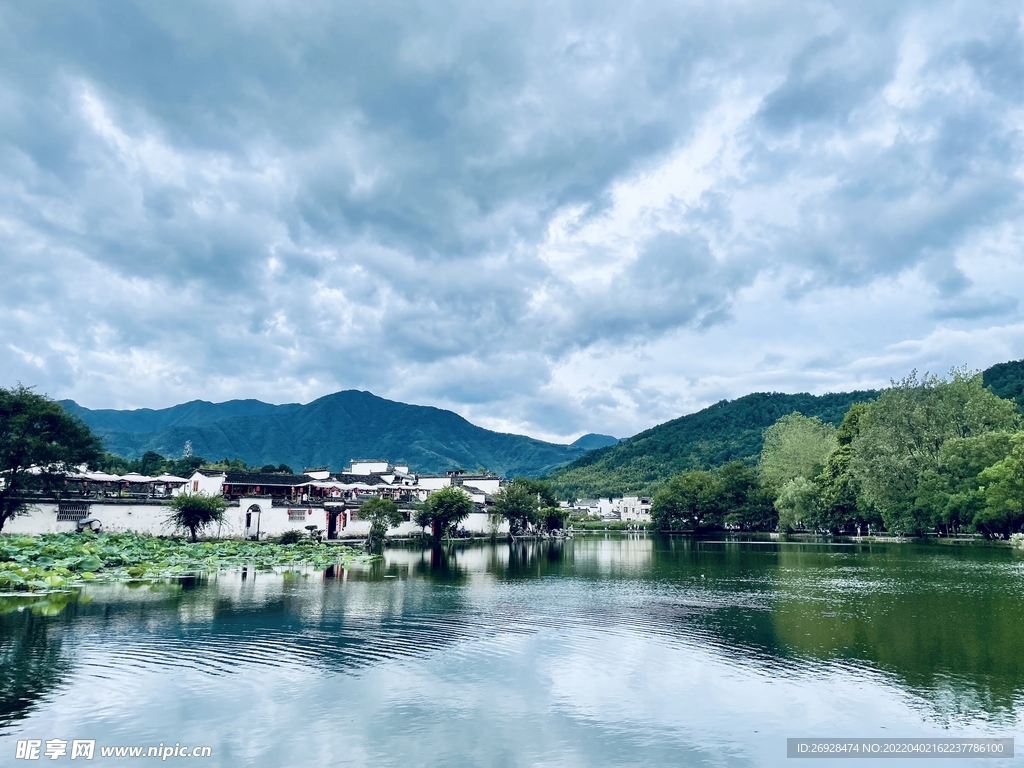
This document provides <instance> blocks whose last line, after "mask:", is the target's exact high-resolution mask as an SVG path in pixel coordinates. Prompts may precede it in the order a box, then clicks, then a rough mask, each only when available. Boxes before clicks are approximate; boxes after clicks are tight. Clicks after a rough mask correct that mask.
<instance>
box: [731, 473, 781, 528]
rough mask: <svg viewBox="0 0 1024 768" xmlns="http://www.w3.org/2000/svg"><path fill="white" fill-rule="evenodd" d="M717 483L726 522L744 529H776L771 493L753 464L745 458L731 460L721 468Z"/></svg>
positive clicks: (776, 521) (775, 516)
mask: <svg viewBox="0 0 1024 768" xmlns="http://www.w3.org/2000/svg"><path fill="white" fill-rule="evenodd" d="M718 486H719V497H720V500H721V502H720V503H721V506H722V509H723V510H725V517H724V522H726V523H728V524H729V525H735V526H738V527H739V528H740V530H743V531H774V530H775V528H776V527H777V526H778V515H777V513H776V512H775V508H774V507H773V506H772V499H771V495H770V494H769V493H768V492H766V491H765V489H764V488H763V487H762V486H761V483H760V482H759V481H758V477H757V472H756V471H754V469H753V468H751V467H748V466H747V465H746V464H744V463H743V462H742V461H731V462H729V463H728V464H726V465H725V466H724V467H722V468H721V469H719V470H718Z"/></svg>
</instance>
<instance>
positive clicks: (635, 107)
mask: <svg viewBox="0 0 1024 768" xmlns="http://www.w3.org/2000/svg"><path fill="white" fill-rule="evenodd" d="M4 8H5V9H4V14H3V18H4V23H3V25H2V26H0V51H2V53H0V56H2V61H3V63H4V66H3V67H0V268H2V269H3V272H4V276H5V279H4V280H2V281H0V300H2V301H3V306H4V310H5V311H4V312H3V313H2V316H0V366H2V370H4V371H5V373H6V376H5V378H7V379H8V381H7V382H6V383H8V384H10V383H13V382H14V381H15V380H21V381H24V382H25V383H31V384H38V385H39V386H40V388H41V389H43V390H45V391H48V392H50V393H51V394H53V395H55V396H59V397H74V398H75V399H78V400H79V401H80V402H82V403H83V404H85V405H88V406H93V407H140V406H148V407H159V406H165V405H169V404H171V403H173V402H178V401H181V400H184V399H190V398H193V397H204V398H208V399H225V398H230V397H260V398H263V399H267V400H271V401H276V402H291V401H296V400H309V399H312V398H315V397H317V396H320V395H322V394H325V393H327V392H330V391H334V390H337V389H342V388H350V387H351V388H359V389H370V390H372V391H374V392H376V393H378V394H381V395H384V396H388V397H393V398H396V399H403V400H406V401H410V402H418V403H426V404H434V405H439V406H442V407H450V408H453V409H455V410H457V411H459V412H460V413H462V414H463V415H465V416H467V418H471V419H472V420H474V421H476V422H478V423H481V424H484V425H485V426H494V427H498V428H503V429H515V430H517V431H524V432H527V433H529V434H533V435H537V436H542V437H548V438H552V439H571V438H573V437H575V436H577V435H579V434H581V433H583V432H590V431H595V432H603V433H611V434H617V435H627V434H631V433H633V432H636V431H639V430H640V429H643V428H646V427H648V426H650V425H652V424H653V423H655V422H657V421H660V420H664V419H666V418H672V417H674V416H678V415H680V414H681V413H683V412H686V411H688V410H693V409H696V408H699V407H702V406H703V405H707V404H708V403H709V402H713V401H714V400H715V399H718V398H720V397H735V396H739V395H742V394H745V393H746V392H748V391H751V390H753V389H773V388H775V389H779V388H785V389H801V390H805V389H809V390H812V391H824V389H826V388H832V389H840V388H846V387H852V386H877V385H880V384H884V383H885V381H887V380H888V379H889V377H890V376H898V375H901V374H902V373H903V372H904V367H906V366H910V365H916V364H918V363H920V362H921V357H922V355H924V357H926V358H927V359H928V361H931V362H934V363H935V365H936V366H937V367H936V368H935V369H936V370H944V369H946V368H948V367H949V366H950V365H953V364H960V363H968V364H970V365H975V366H983V365H987V364H991V363H994V362H997V361H999V360H1000V359H1006V358H1009V357H1020V356H1021V352H1020V349H1019V348H1018V347H1016V346H1015V344H1016V341H1014V340H1015V339H1017V331H1016V330H1015V329H1017V328H1019V327H1020V325H1021V324H1022V323H1024V317H1022V316H1021V308H1020V306H1019V303H1018V302H1017V301H1016V299H1015V298H1013V297H1014V296H1016V295H1018V294H1019V293H1020V289H1021V287H1022V286H1024V274H1022V273H1021V270H1020V269H1019V268H1018V264H1019V262H1020V258H1019V254H1020V246H1021V244H1022V243H1024V232H1022V225H1021V224H1020V222H1021V221H1022V220H1024V219H1022V217H1021V213H1022V182H1024V166H1022V150H1024V145H1022V127H1024V90H1022V88H1021V86H1020V83H1021V81H1022V78H1021V72H1024V56H1022V54H1021V51H1022V50H1024V45H1022V44H1021V43H1022V22H1021V14H1020V11H1019V8H1017V7H1016V6H1015V5H1013V4H1010V3H1003V4H998V3H997V4H994V5H991V4H990V5H987V6H985V7H984V8H981V7H978V6H977V5H967V4H964V3H958V2H944V3H940V4H939V5H938V6H936V5H934V4H917V3H904V4H899V5H891V4H885V5H882V6H878V7H870V6H864V7H849V8H846V7H834V6H832V5H828V4H823V3H814V2H809V3H804V4H799V5H793V4H790V3H775V4H762V5H759V6H756V7H750V6H746V5H741V4H728V3H726V4H711V3H707V4H685V5H684V4H678V3H667V2H665V3H660V2H654V3H645V4H643V5H641V6H623V5H622V4H613V3H596V4H594V3H587V4H582V3H575V2H556V3H544V4H533V5H526V6H524V5H522V4H504V3H495V4H490V5H488V6H487V7H486V8H483V7H479V8H468V7H465V6H459V5H453V4H448V5H445V4H442V5H438V4H436V3H432V4H430V5H425V4H401V5H398V4H386V3H354V4H348V5H344V6H339V5H337V4H331V3H321V2H313V3H307V4H304V5H303V6H302V7H294V6H287V7H286V6H283V5H281V4H279V3H275V2H269V1H268V2H244V3H243V2H237V3H218V4H213V3H206V2H198V1H189V0H187V1H186V2H182V3H176V4H173V5H164V6H151V5H145V4H127V5H124V6H123V7H122V6H119V8H118V9H117V10H116V11H115V9H113V8H112V7H106V6H74V5H69V6H62V7H61V10H60V12H59V13H56V12H55V10H54V9H53V8H46V7H42V6H35V5H25V4H15V3H6V4H5V6H4ZM964 339H977V340H978V344H976V345H974V346H973V347H972V346H971V344H969V343H965V342H964ZM923 340H929V341H928V342H927V344H925V342H924V341H923ZM994 340H1000V341H994ZM922 345H923V346H922ZM925 349H926V350H927V352H922V350H925ZM908 350H916V351H908Z"/></svg>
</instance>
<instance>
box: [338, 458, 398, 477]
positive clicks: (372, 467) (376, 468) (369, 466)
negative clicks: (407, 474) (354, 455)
mask: <svg viewBox="0 0 1024 768" xmlns="http://www.w3.org/2000/svg"><path fill="white" fill-rule="evenodd" d="M389 466H390V465H389V464H388V462H387V459H352V461H351V462H349V467H348V469H346V470H344V471H343V472H342V474H346V475H382V474H384V473H385V472H387V471H388V467H389Z"/></svg>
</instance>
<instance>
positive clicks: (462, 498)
mask: <svg viewBox="0 0 1024 768" xmlns="http://www.w3.org/2000/svg"><path fill="white" fill-rule="evenodd" d="M472 511H473V499H472V498H470V496H469V494H468V493H466V492H465V491H464V490H462V489H461V488H459V487H458V486H455V485H449V486H447V487H445V488H442V489H441V490H439V491H434V492H433V493H432V494H430V495H429V496H428V497H427V500H426V501H425V502H424V503H423V508H422V509H419V510H417V511H416V515H415V518H414V519H415V522H416V525H418V526H420V527H423V528H426V527H427V526H428V525H429V526H430V529H431V535H432V536H433V537H434V540H435V541H440V540H441V539H442V538H443V537H445V536H447V535H448V534H449V533H450V532H451V530H452V529H453V528H454V527H455V526H456V525H458V524H459V523H461V522H462V521H463V520H465V519H466V518H467V517H469V514H470V513H471V512H472Z"/></svg>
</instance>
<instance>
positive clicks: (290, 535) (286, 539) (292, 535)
mask: <svg viewBox="0 0 1024 768" xmlns="http://www.w3.org/2000/svg"><path fill="white" fill-rule="evenodd" d="M277 541H278V543H279V544H298V543H299V542H300V541H302V532H301V531H299V530H296V529H294V528H293V529H292V530H290V531H285V532H284V533H282V534H281V538H279V539H278V540H277Z"/></svg>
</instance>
